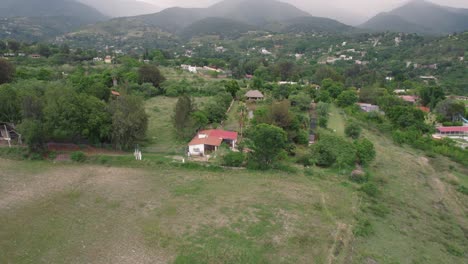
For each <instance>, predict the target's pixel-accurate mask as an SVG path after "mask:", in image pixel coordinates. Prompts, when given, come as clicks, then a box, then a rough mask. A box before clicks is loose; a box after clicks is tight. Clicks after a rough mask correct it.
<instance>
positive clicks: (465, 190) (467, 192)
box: [457, 185, 468, 195]
mask: <svg viewBox="0 0 468 264" xmlns="http://www.w3.org/2000/svg"><path fill="white" fill-rule="evenodd" d="M457 191H459V192H461V193H463V194H465V195H468V188H467V187H465V186H463V185H460V186H458V188H457Z"/></svg>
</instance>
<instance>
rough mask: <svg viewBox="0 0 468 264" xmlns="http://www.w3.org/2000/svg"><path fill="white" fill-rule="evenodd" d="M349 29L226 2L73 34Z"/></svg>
mask: <svg viewBox="0 0 468 264" xmlns="http://www.w3.org/2000/svg"><path fill="white" fill-rule="evenodd" d="M349 29H350V27H349V26H346V25H344V24H341V23H339V22H337V21H335V20H332V19H326V18H318V17H312V16H311V15H310V14H308V13H307V12H304V11H302V10H300V9H298V8H296V7H294V6H293V5H291V4H287V3H283V2H280V1H276V0H257V1H250V0H225V1H222V2H219V3H217V4H214V5H212V6H209V7H207V8H180V7H173V8H168V9H165V10H163V11H161V12H159V13H155V14H148V15H141V16H134V17H124V18H115V19H112V20H109V21H106V22H103V23H98V24H96V25H93V26H90V27H87V28H86V29H83V30H80V31H79V32H75V33H74V34H70V36H73V37H78V36H79V37H80V38H82V39H84V38H87V36H86V35H87V34H88V35H89V34H91V35H92V34H94V35H99V36H102V37H105V38H113V37H118V38H119V39H130V38H131V39H133V40H135V38H145V37H146V36H148V35H151V36H152V37H155V36H156V35H157V34H160V35H161V34H163V35H165V36H166V37H167V36H168V34H169V35H172V36H178V37H183V38H190V37H195V36H203V35H218V36H221V37H224V38H226V37H228V38H234V37H237V36H240V34H242V33H246V32H248V31H250V30H269V31H275V32H288V31H292V32H298V33H300V32H304V33H311V32H343V31H346V30H349Z"/></svg>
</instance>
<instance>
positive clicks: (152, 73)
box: [138, 65, 166, 94]
mask: <svg viewBox="0 0 468 264" xmlns="http://www.w3.org/2000/svg"><path fill="white" fill-rule="evenodd" d="M165 80H166V78H165V77H164V76H163V75H162V73H161V72H160V71H159V68H158V67H156V66H155V65H143V66H141V67H140V68H139V69H138V83H139V84H143V83H151V84H153V86H154V87H156V88H158V89H159V92H160V94H162V93H163V90H162V89H161V83H163V82H164V81H165Z"/></svg>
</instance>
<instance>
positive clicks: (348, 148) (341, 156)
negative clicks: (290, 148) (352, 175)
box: [312, 132, 356, 167]
mask: <svg viewBox="0 0 468 264" xmlns="http://www.w3.org/2000/svg"><path fill="white" fill-rule="evenodd" d="M312 155H313V157H315V158H316V164H317V165H318V166H322V167H331V166H333V165H338V166H339V167H346V166H352V165H354V162H355V161H356V150H355V149H354V146H353V144H351V143H350V142H348V141H347V140H345V139H344V138H343V137H340V136H338V135H335V134H331V133H325V132H324V133H321V134H320V140H319V141H318V142H317V143H316V144H314V145H313V146H312Z"/></svg>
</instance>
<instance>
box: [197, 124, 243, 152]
mask: <svg viewBox="0 0 468 264" xmlns="http://www.w3.org/2000/svg"><path fill="white" fill-rule="evenodd" d="M237 137H238V134H237V132H232V131H226V130H219V129H210V130H203V131H200V132H198V134H197V135H196V136H195V137H194V138H193V139H192V141H190V143H189V144H188V146H189V152H188V154H189V156H205V155H208V154H209V153H212V152H215V151H217V150H218V148H219V147H220V146H221V144H223V143H226V144H227V145H228V146H229V147H230V148H231V149H234V148H235V147H236V144H237Z"/></svg>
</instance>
